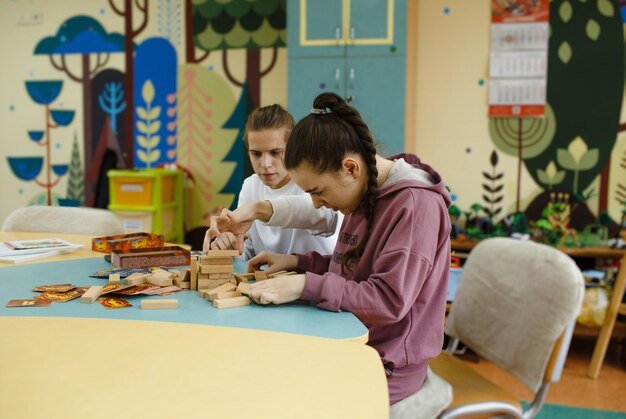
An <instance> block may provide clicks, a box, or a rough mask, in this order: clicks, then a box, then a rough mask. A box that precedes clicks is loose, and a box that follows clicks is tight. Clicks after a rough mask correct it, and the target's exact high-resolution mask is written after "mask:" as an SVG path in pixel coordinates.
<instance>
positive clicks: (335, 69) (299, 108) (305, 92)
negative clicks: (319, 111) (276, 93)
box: [287, 58, 346, 121]
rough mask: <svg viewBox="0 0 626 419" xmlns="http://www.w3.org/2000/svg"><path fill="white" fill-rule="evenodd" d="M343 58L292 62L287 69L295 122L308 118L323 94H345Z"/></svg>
mask: <svg viewBox="0 0 626 419" xmlns="http://www.w3.org/2000/svg"><path fill="white" fill-rule="evenodd" d="M345 65H346V61H345V59H343V58H290V59H289V61H288V66H287V109H288V110H289V112H291V114H292V115H293V117H294V119H295V120H296V121H298V120H300V119H301V118H302V117H304V116H306V115H308V114H309V113H310V112H311V107H312V106H313V99H315V97H316V96H317V95H319V94H320V93H323V92H334V93H337V94H338V95H340V96H344V97H345V94H346V91H345V88H346V84H345Z"/></svg>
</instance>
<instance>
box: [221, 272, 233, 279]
mask: <svg viewBox="0 0 626 419" xmlns="http://www.w3.org/2000/svg"><path fill="white" fill-rule="evenodd" d="M218 275H219V276H220V279H230V277H231V276H232V275H231V273H230V272H229V273H221V274H218Z"/></svg>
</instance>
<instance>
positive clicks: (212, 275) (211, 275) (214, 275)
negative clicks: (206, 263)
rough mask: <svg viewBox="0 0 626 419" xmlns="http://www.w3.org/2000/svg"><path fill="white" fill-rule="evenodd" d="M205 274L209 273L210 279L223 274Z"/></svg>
mask: <svg viewBox="0 0 626 419" xmlns="http://www.w3.org/2000/svg"><path fill="white" fill-rule="evenodd" d="M204 275H208V276H209V279H220V275H222V274H204Z"/></svg>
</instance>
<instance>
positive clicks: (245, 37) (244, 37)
mask: <svg viewBox="0 0 626 419" xmlns="http://www.w3.org/2000/svg"><path fill="white" fill-rule="evenodd" d="M224 39H225V40H226V42H227V43H228V45H230V46H232V47H243V46H245V45H246V44H248V42H250V32H248V31H246V30H245V29H244V28H242V27H241V24H240V23H239V21H237V22H235V26H233V28H232V29H231V31H230V32H228V33H227V34H226V35H225V36H224Z"/></svg>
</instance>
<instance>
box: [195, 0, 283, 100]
mask: <svg viewBox="0 0 626 419" xmlns="http://www.w3.org/2000/svg"><path fill="white" fill-rule="evenodd" d="M192 3H193V4H192V10H191V12H192V21H193V34H194V42H195V44H196V45H197V46H198V47H199V48H201V49H203V50H205V51H213V50H222V66H223V69H224V73H225V74H226V77H228V80H230V82H231V83H233V84H234V85H236V86H239V87H244V85H245V86H247V88H248V93H247V94H248V96H249V98H250V101H251V103H252V106H253V108H256V107H259V106H260V103H261V79H262V78H263V77H264V76H266V75H267V74H268V73H269V72H270V71H272V69H273V68H274V65H275V64H276V59H277V57H278V48H280V47H285V46H286V44H287V31H286V21H287V18H286V3H287V2H286V0H194V1H193V2H192ZM241 48H244V49H245V50H246V76H245V79H244V80H237V79H236V78H235V77H234V75H233V74H232V71H231V69H230V67H229V65H228V53H229V50H232V49H241ZM262 48H272V59H271V62H270V64H269V65H268V66H267V68H265V69H261V49H262Z"/></svg>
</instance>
